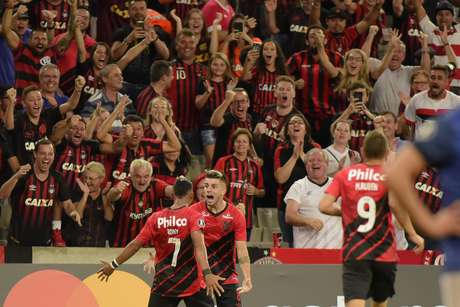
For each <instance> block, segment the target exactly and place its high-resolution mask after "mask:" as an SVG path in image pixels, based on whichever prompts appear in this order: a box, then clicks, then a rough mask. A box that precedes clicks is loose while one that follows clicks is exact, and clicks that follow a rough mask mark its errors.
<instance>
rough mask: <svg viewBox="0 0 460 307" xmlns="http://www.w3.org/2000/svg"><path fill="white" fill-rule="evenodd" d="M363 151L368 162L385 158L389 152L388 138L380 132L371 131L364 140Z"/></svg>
mask: <svg viewBox="0 0 460 307" xmlns="http://www.w3.org/2000/svg"><path fill="white" fill-rule="evenodd" d="M363 151H364V156H365V158H366V159H367V160H371V159H383V158H385V155H386V153H387V151H388V141H387V138H386V137H385V136H384V135H383V134H382V133H381V132H380V131H377V130H372V131H369V132H368V133H366V137H365V138H364V145H363Z"/></svg>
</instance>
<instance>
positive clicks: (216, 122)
mask: <svg viewBox="0 0 460 307" xmlns="http://www.w3.org/2000/svg"><path fill="white" fill-rule="evenodd" d="M234 98H235V92H233V91H226V92H225V99H224V101H223V102H222V103H221V104H220V105H219V106H218V107H217V108H216V109H215V110H214V112H213V113H212V115H211V120H210V121H209V123H210V124H211V126H213V127H215V128H218V127H220V126H222V125H223V124H224V115H225V112H227V110H228V107H229V106H230V105H231V104H232V102H233V100H234Z"/></svg>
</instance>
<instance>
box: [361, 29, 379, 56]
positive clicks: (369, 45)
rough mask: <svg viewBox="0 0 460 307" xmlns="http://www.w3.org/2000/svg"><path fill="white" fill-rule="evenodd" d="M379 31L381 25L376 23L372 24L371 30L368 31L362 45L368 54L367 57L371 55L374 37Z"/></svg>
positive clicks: (362, 48)
mask: <svg viewBox="0 0 460 307" xmlns="http://www.w3.org/2000/svg"><path fill="white" fill-rule="evenodd" d="M378 32H379V27H378V26H376V25H371V26H370V27H369V32H368V33H367V37H366V41H364V44H363V45H362V46H361V50H362V51H364V53H365V54H366V55H367V57H370V56H371V51H372V44H373V43H374V38H375V36H376V35H377V33H378Z"/></svg>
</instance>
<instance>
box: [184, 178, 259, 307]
mask: <svg viewBox="0 0 460 307" xmlns="http://www.w3.org/2000/svg"><path fill="white" fill-rule="evenodd" d="M226 191H227V182H226V180H225V177H224V175H223V174H222V173H221V172H219V171H216V170H211V171H208V172H207V173H206V177H205V179H204V193H205V199H204V200H203V201H200V202H198V203H196V204H194V205H192V207H191V209H193V210H195V211H196V212H199V213H201V215H202V216H203V217H204V221H205V227H204V239H205V243H206V248H207V250H208V255H209V258H208V259H209V265H210V266H211V269H212V271H213V272H214V273H215V274H216V275H219V276H221V277H223V278H225V281H223V282H222V287H223V289H224V290H225V292H224V293H223V294H222V295H221V296H218V297H216V302H217V306H218V307H235V306H241V301H240V294H241V293H246V292H249V291H250V290H251V289H252V282H251V266H250V259H249V253H248V248H247V245H246V220H245V218H244V215H243V213H242V212H241V211H240V210H239V209H238V208H237V207H235V206H234V205H233V204H231V203H229V202H227V201H225V200H224V195H225V193H226ZM235 249H236V255H237V256H238V262H239V264H240V268H241V271H242V272H243V283H242V286H241V287H237V286H238V274H237V273H236V257H235Z"/></svg>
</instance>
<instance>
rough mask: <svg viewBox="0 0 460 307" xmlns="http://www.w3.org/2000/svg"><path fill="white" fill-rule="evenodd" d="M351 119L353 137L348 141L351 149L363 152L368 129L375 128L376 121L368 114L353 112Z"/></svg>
mask: <svg viewBox="0 0 460 307" xmlns="http://www.w3.org/2000/svg"><path fill="white" fill-rule="evenodd" d="M350 120H351V139H350V141H349V142H348V144H349V145H350V149H353V150H356V151H357V152H361V147H362V146H363V144H364V137H365V136H366V133H367V132H368V131H371V130H374V123H373V122H372V119H370V118H369V117H368V116H367V115H366V114H360V113H353V114H351V115H350Z"/></svg>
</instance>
